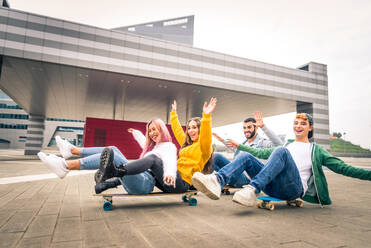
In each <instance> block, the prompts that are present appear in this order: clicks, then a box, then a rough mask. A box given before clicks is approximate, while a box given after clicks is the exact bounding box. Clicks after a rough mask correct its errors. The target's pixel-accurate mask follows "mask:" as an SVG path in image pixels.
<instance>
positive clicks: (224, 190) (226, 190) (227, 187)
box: [222, 186, 242, 195]
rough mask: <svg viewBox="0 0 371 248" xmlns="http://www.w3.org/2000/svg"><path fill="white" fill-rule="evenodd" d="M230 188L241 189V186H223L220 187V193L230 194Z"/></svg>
mask: <svg viewBox="0 0 371 248" xmlns="http://www.w3.org/2000/svg"><path fill="white" fill-rule="evenodd" d="M231 189H236V190H240V189H242V188H235V187H231V186H225V187H224V188H223V189H222V194H225V195H230V194H231Z"/></svg>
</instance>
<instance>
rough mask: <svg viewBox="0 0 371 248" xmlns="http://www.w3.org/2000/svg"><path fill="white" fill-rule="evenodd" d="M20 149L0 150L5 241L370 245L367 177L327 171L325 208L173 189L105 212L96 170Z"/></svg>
mask: <svg viewBox="0 0 371 248" xmlns="http://www.w3.org/2000/svg"><path fill="white" fill-rule="evenodd" d="M48 152H49V151H48ZM52 152H53V151H52ZM21 154H22V151H12V153H9V151H7V150H1V151H0V247H136V248H137V247H202V248H205V247H228V248H232V247H286V248H288V247H370V243H371V182H369V181H361V180H358V179H351V178H347V177H344V176H341V175H337V174H335V173H333V172H330V171H326V176H327V178H328V183H329V189H330V195H331V197H332V200H333V204H332V205H331V206H327V207H324V208H320V207H319V206H317V205H311V204H305V205H304V207H303V208H295V207H288V206H286V205H284V204H279V205H278V206H276V210H274V211H268V210H263V209H258V208H246V207H243V206H241V205H238V204H235V203H233V202H232V201H231V199H232V195H229V196H227V195H223V196H222V198H221V199H220V200H219V201H213V200H209V199H208V198H207V197H205V196H204V195H202V194H198V195H197V196H196V198H197V199H198V205H197V206H195V207H192V206H189V205H187V204H185V203H183V202H182V201H181V196H180V195H171V196H161V197H132V198H114V199H113V205H114V208H113V211H104V210H103V209H102V204H103V200H102V199H101V197H96V196H94V195H93V194H94V179H93V175H94V174H93V173H88V174H79V173H77V174H71V175H69V176H68V177H66V178H65V179H63V180H61V179H59V178H54V177H53V175H52V174H50V171H48V169H47V168H45V167H44V165H43V164H41V162H40V161H39V160H37V158H36V157H34V156H27V157H25V156H23V155H21ZM353 162H354V163H355V165H357V166H359V164H362V163H363V164H364V165H362V166H367V165H366V163H364V162H362V161H361V162H359V161H356V160H355V161H353ZM368 166H371V163H369V164H368ZM30 175H32V176H33V177H32V176H31V177H30ZM36 175H37V177H36ZM12 180H13V181H12ZM17 180H18V182H16V183H14V181H17ZM28 180H31V181H28ZM110 192H124V191H123V189H122V188H118V189H116V190H113V191H110Z"/></svg>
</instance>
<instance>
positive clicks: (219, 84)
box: [0, 8, 329, 153]
mask: <svg viewBox="0 0 371 248" xmlns="http://www.w3.org/2000/svg"><path fill="white" fill-rule="evenodd" d="M174 23H175V24H176V22H174ZM175 24H174V25H175ZM0 56H1V78H0V88H1V89H2V90H3V91H4V92H5V93H6V94H7V95H9V96H11V98H12V99H14V101H15V102H16V103H17V104H18V105H19V106H20V107H21V108H22V109H24V110H25V111H26V112H27V113H28V114H29V116H30V118H29V121H32V123H33V124H32V128H36V129H35V130H33V129H32V128H31V129H30V126H28V129H27V130H28V132H29V131H30V132H32V133H29V134H27V135H26V136H27V137H31V138H39V139H40V138H42V137H43V135H44V134H43V131H42V127H43V126H44V125H45V124H44V122H45V118H63V119H72V120H85V118H86V117H97V118H107V119H113V120H127V121H138V122H146V121H148V120H149V119H152V118H162V119H163V120H165V121H167V122H169V110H170V105H171V102H172V100H173V99H176V100H177V102H178V106H179V107H178V109H179V110H178V114H179V117H180V120H181V122H182V123H183V124H184V123H185V121H186V119H187V118H189V117H191V116H199V115H200V114H201V108H202V105H203V102H204V101H205V100H207V99H209V98H210V97H211V96H216V97H217V98H219V101H218V107H217V109H216V111H215V113H214V115H213V126H221V125H226V124H230V123H234V122H238V121H241V120H242V119H243V118H244V117H245V116H250V115H251V114H252V113H253V112H255V111H256V110H260V111H262V112H263V113H264V114H265V116H272V115H277V114H283V113H288V112H294V111H299V112H304V111H305V112H308V113H312V114H313V117H314V122H315V127H316V128H315V132H314V141H315V142H317V143H319V144H321V145H324V146H325V147H326V148H329V117H328V87H327V81H328V80H327V68H326V65H323V64H319V63H315V62H310V63H308V64H306V65H303V66H300V68H287V67H283V66H279V65H273V64H268V63H264V62H259V61H254V60H249V59H246V58H241V57H236V56H231V55H228V54H222V53H217V52H213V51H208V50H205V49H199V48H195V47H192V46H190V45H187V44H182V43H177V42H172V41H165V40H160V39H157V38H152V37H146V36H142V35H138V34H134V33H130V32H122V31H119V30H110V29H103V28H99V27H92V26H88V25H83V24H79V23H73V22H70V21H67V20H60V19H55V18H51V17H47V16H40V15H36V14H32V13H27V12H23V11H18V10H14V9H9V8H0ZM38 128H39V129H38ZM40 128H41V129H40ZM40 148H41V144H40V142H38V143H34V142H33V141H32V140H30V139H28V138H27V140H26V152H28V153H35V152H37V151H38V150H39V149H40Z"/></svg>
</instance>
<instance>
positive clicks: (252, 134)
mask: <svg viewBox="0 0 371 248" xmlns="http://www.w3.org/2000/svg"><path fill="white" fill-rule="evenodd" d="M255 133H256V129H254V131H252V133H251V134H250V136H249V137H247V136H246V135H245V136H246V138H247V139H251V138H252V137H254V136H255Z"/></svg>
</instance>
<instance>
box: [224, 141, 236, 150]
mask: <svg viewBox="0 0 371 248" xmlns="http://www.w3.org/2000/svg"><path fill="white" fill-rule="evenodd" d="M225 144H226V146H228V147H232V148H234V149H237V148H238V146H239V144H238V142H237V141H235V140H233V139H227V140H226V141H225Z"/></svg>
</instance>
